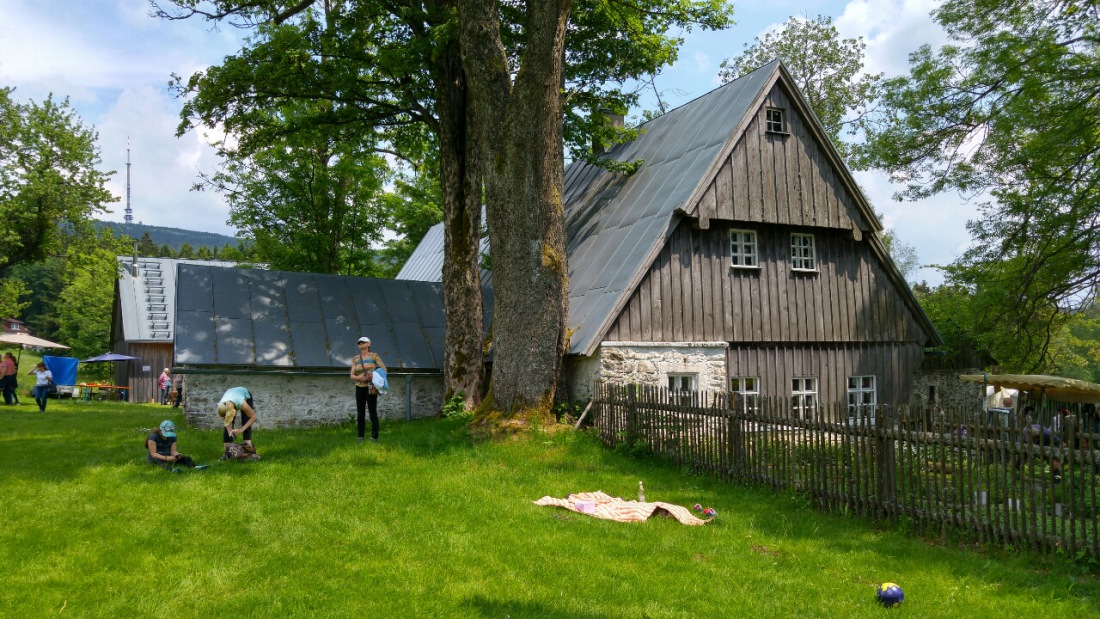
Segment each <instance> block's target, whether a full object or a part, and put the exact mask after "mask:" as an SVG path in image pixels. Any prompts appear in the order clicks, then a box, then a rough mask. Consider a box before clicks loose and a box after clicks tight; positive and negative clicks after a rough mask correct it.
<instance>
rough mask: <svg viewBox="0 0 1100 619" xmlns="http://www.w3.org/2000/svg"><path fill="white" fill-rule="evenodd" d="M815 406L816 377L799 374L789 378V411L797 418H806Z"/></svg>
mask: <svg viewBox="0 0 1100 619" xmlns="http://www.w3.org/2000/svg"><path fill="white" fill-rule="evenodd" d="M816 407H817V378H816V377H814V376H799V377H797V378H792V379H791V412H793V413H794V416H795V417H796V418H798V419H807V418H809V417H810V414H811V413H812V412H813V410H814V409H815V408H816Z"/></svg>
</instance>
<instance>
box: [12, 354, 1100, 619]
mask: <svg viewBox="0 0 1100 619" xmlns="http://www.w3.org/2000/svg"><path fill="white" fill-rule="evenodd" d="M24 361H25V359H24ZM350 406H351V398H350V396H349V407H350ZM259 412H260V414H261V415H262V414H263V411H262V410H261V411H259ZM165 418H171V419H174V420H175V421H176V423H177V425H178V426H180V441H181V445H182V448H181V451H183V452H185V453H188V454H191V455H193V456H194V457H195V458H196V459H197V460H198V461H199V462H200V463H206V464H210V465H211V466H210V468H209V469H207V470H205V471H186V472H183V473H180V474H173V473H170V472H167V471H165V470H161V469H158V468H155V467H153V466H150V465H147V464H145V460H144V457H143V455H142V454H143V442H144V438H145V436H146V434H147V433H148V432H150V431H152V428H154V427H155V426H156V424H157V423H159V422H160V421H161V420H162V419H165ZM255 443H256V445H257V448H258V449H259V452H260V454H261V455H262V456H263V457H264V460H263V461H261V462H255V463H229V462H218V461H216V458H217V456H218V455H219V453H220V438H219V434H218V433H215V432H212V431H206V432H200V431H197V430H193V429H190V428H186V427H184V426H183V424H182V416H181V415H180V414H179V411H178V410H172V409H168V408H164V407H158V406H155V405H147V404H137V405H135V404H122V405H111V404H99V403H84V402H71V401H66V402H55V401H51V402H50V407H49V410H47V412H46V414H45V415H41V414H39V413H38V411H37V409H36V408H35V406H34V405H33V401H27V400H26V399H24V402H23V405H22V406H19V407H6V408H5V407H0V497H2V506H3V509H0V575H2V577H0V581H2V582H3V586H2V587H0V617H40V616H74V617H87V616H102V617H145V616H166V617H227V616H237V617H287V616H311V617H343V616H346V617H394V616H397V615H398V614H400V615H402V616H406V617H501V618H503V617H511V618H518V617H563V618H564V617H568V618H570V619H576V618H581V619H595V618H613V617H615V618H618V617H621V618H637V617H683V618H693V619H695V618H699V617H710V618H721V617H779V616H811V617H864V616H867V617H880V616H882V614H883V613H892V615H891V616H914V617H967V618H970V617H988V616H1002V617H1006V616H1012V617H1043V618H1044V619H1046V618H1048V617H1085V616H1096V614H1097V613H1098V612H1100V582H1098V579H1097V577H1096V575H1094V574H1088V573H1086V572H1084V571H1083V570H1082V569H1081V568H1080V567H1075V566H1073V565H1072V564H1066V563H1065V562H1062V563H1058V562H1053V561H1051V562H1047V561H1043V560H1041V559H1037V558H1030V557H1027V556H1017V555H1015V554H1004V553H1000V552H981V551H967V550H963V549H958V548H954V547H948V548H944V547H939V546H937V545H935V544H932V543H929V542H926V541H922V540H919V539H914V538H911V537H908V536H905V535H902V534H899V533H895V532H891V531H882V530H878V529H876V528H875V527H873V526H872V525H870V524H869V523H867V522H865V521H861V520H855V519H844V518H840V517H834V516H828V515H822V514H819V513H817V512H814V511H813V510H811V509H809V508H807V507H805V506H804V504H803V502H801V501H799V500H796V499H792V498H789V497H785V496H776V495H773V494H771V493H770V492H767V491H763V490H750V489H744V488H739V487H735V486H730V485H727V484H724V483H722V482H719V481H715V480H710V479H706V478H700V477H692V476H689V475H685V474H683V473H681V472H680V471H677V470H673V469H669V468H666V467H663V466H661V465H659V464H657V463H653V462H646V461H638V460H633V459H630V458H628V457H626V456H623V455H620V454H617V453H613V452H610V451H608V450H606V449H604V448H603V447H602V446H600V445H599V444H598V443H597V442H596V441H595V440H594V439H593V438H592V437H591V436H589V435H588V434H585V433H574V432H571V431H563V432H557V433H554V434H552V435H547V434H536V435H533V436H530V437H527V438H524V439H521V440H510V441H504V442H501V443H495V444H478V443H474V442H472V441H470V440H469V439H468V438H467V435H466V433H465V432H464V430H463V427H462V425H461V423H460V422H458V421H454V420H445V421H439V420H425V421H418V422H413V423H408V424H407V423H403V422H393V423H384V424H383V426H382V438H381V441H380V442H379V443H378V444H370V443H367V444H364V445H361V444H358V443H357V442H356V441H355V439H354V430H353V428H352V427H350V426H344V427H334V428H323V429H311V430H278V431H273V430H259V431H257V432H256V436H255ZM639 480H644V482H645V486H646V494H647V497H648V498H649V499H650V500H662V501H668V502H672V503H678V504H681V505H687V506H691V505H692V504H694V503H696V502H699V503H702V504H703V505H705V506H709V507H714V508H716V509H717V510H718V514H719V516H718V518H717V520H716V521H715V522H713V523H711V524H709V525H707V526H705V527H686V526H683V525H680V524H679V523H677V522H676V521H674V520H672V519H665V518H655V519H651V520H650V521H649V522H646V523H635V524H620V523H613V522H605V521H599V520H596V519H592V518H589V517H586V516H581V515H577V514H573V513H571V512H567V511H565V510H562V509H558V508H549V507H536V506H534V505H532V503H531V502H532V501H533V500H535V499H538V498H540V497H542V496H544V495H552V496H559V497H560V496H565V495H566V494H568V493H570V492H578V491H588V490H603V491H605V492H608V493H610V494H613V495H619V496H623V497H630V496H632V495H633V494H634V493H636V492H637V485H638V481H639ZM883 581H893V582H896V583H898V584H900V585H901V586H902V587H903V588H904V590H905V595H906V601H905V603H904V605H903V606H902V607H901V608H898V609H892V610H884V609H882V608H881V607H879V606H877V605H876V603H875V599H874V586H875V585H876V584H877V583H880V582H883Z"/></svg>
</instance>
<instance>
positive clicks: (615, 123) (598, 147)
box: [592, 107, 625, 155]
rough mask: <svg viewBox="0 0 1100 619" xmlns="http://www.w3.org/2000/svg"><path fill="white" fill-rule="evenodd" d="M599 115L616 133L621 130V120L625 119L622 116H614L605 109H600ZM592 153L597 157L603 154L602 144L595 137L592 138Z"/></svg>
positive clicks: (614, 114)
mask: <svg viewBox="0 0 1100 619" xmlns="http://www.w3.org/2000/svg"><path fill="white" fill-rule="evenodd" d="M600 114H602V115H603V117H604V118H606V119H607V122H608V123H609V124H610V125H611V126H612V127H614V128H615V130H616V131H617V130H619V129H622V128H623V120H624V119H625V117H624V116H623V115H622V114H616V113H615V112H613V111H611V110H610V109H608V108H606V107H605V108H600ZM592 152H593V153H595V154H597V155H600V154H603V152H604V147H603V144H601V143H600V141H599V139H598V138H596V137H593V138H592Z"/></svg>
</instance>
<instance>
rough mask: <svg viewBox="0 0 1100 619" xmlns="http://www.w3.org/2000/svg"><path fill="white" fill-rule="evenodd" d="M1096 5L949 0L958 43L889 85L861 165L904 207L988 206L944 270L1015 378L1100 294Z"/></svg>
mask: <svg viewBox="0 0 1100 619" xmlns="http://www.w3.org/2000/svg"><path fill="white" fill-rule="evenodd" d="M1098 12H1100V7H1098V6H1097V4H1096V3H1095V2H1078V1H1062V0H1011V1H1006V0H1000V1H993V0H948V1H947V2H945V3H944V4H943V5H942V6H940V7H939V8H938V9H937V10H936V11H935V12H934V13H933V15H934V18H935V19H936V20H937V21H938V22H939V23H940V24H941V25H942V26H943V27H944V28H945V29H946V31H947V33H948V35H949V36H950V38H951V41H952V42H951V44H949V45H946V46H944V47H942V48H941V49H938V50H933V49H932V48H930V47H929V46H924V47H922V48H920V49H919V50H918V51H917V52H915V53H914V54H912V55H911V57H910V73H909V75H907V76H903V77H898V78H895V79H890V80H887V81H885V82H884V96H883V100H882V105H881V106H879V107H878V108H877V112H876V113H875V114H874V115H873V116H872V118H871V119H870V122H869V125H868V132H867V142H866V144H865V146H864V148H863V149H862V150H861V156H862V157H863V162H864V163H865V164H867V165H872V166H876V167H879V168H881V169H883V170H886V171H887V172H889V173H890V174H891V175H892V177H893V178H894V180H895V181H897V182H899V183H902V184H904V185H905V187H904V189H903V190H901V191H900V192H899V198H923V197H927V196H930V195H933V194H936V193H940V192H945V191H957V192H959V193H960V194H962V195H965V196H967V197H970V198H973V199H978V200H980V201H981V213H980V217H979V218H978V219H977V220H975V221H972V222H971V223H970V224H969V229H970V232H971V235H972V237H973V239H974V244H973V247H972V248H971V249H970V250H968V251H967V252H966V253H965V254H964V255H963V256H962V257H961V258H960V259H959V260H958V261H957V262H956V263H955V264H953V265H951V266H950V267H949V268H947V269H946V271H945V273H946V275H947V278H948V283H949V284H950V285H958V286H961V287H963V288H964V289H965V290H967V291H968V292H969V293H970V294H971V295H973V303H974V304H975V308H974V311H973V312H972V315H973V316H974V320H975V322H974V324H973V329H974V330H975V333H976V335H977V336H978V337H979V338H980V339H982V340H984V342H985V345H986V346H988V348H989V350H990V352H991V353H992V354H993V355H994V356H995V357H996V358H997V360H998V361H999V362H1001V363H1002V364H1003V365H1004V366H1005V367H1006V368H1007V369H1009V370H1012V371H1031V370H1041V369H1044V368H1047V367H1049V365H1050V362H1051V358H1052V354H1053V350H1054V349H1053V348H1052V343H1053V338H1054V337H1055V336H1056V334H1058V333H1059V332H1060V331H1061V329H1062V327H1063V326H1064V325H1065V324H1066V321H1067V320H1068V319H1069V317H1070V315H1071V314H1072V312H1073V311H1074V309H1075V308H1076V307H1078V306H1080V305H1081V304H1082V303H1087V302H1088V301H1089V300H1090V299H1091V298H1092V296H1093V293H1094V291H1095V290H1096V287H1097V285H1100V208H1097V190H1096V185H1097V181H1098V179H1100V100H1098V99H1097V97H1096V96H1095V93H1096V92H1097V90H1098V89H1100V62H1098V60H1100V59H1098V49H1100V48H1098V45H1097V44H1098V42H1100V30H1098V25H1100V21H1098Z"/></svg>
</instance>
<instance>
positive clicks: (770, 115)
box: [764, 107, 787, 134]
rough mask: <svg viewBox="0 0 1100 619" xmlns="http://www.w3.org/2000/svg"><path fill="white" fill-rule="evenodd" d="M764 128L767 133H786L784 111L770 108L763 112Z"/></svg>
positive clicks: (785, 115)
mask: <svg viewBox="0 0 1100 619" xmlns="http://www.w3.org/2000/svg"><path fill="white" fill-rule="evenodd" d="M764 128H765V129H766V130H767V132H768V133H783V134H786V133H787V114H786V111H785V110H782V109H780V108H776V107H770V108H767V109H766V110H764Z"/></svg>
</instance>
